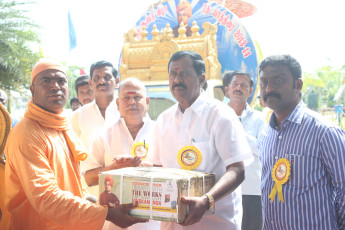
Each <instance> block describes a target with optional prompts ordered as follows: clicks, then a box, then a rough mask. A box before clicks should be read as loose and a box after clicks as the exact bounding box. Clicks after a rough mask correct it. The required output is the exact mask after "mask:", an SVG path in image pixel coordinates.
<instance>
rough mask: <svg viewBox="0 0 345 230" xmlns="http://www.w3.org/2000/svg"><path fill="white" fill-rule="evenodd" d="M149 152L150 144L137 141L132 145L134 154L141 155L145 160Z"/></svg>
mask: <svg viewBox="0 0 345 230" xmlns="http://www.w3.org/2000/svg"><path fill="white" fill-rule="evenodd" d="M148 152H149V145H148V144H146V143H143V142H137V143H135V144H134V145H133V146H132V155H133V156H139V157H140V158H141V159H143V160H145V158H146V156H147V153H148Z"/></svg>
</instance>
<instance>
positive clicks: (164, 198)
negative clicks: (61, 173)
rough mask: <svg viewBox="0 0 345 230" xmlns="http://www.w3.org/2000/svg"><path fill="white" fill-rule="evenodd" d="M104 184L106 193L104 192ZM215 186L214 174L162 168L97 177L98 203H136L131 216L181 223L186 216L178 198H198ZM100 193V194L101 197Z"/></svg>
mask: <svg viewBox="0 0 345 230" xmlns="http://www.w3.org/2000/svg"><path fill="white" fill-rule="evenodd" d="M105 184H108V190H110V192H108V191H105ZM214 184H215V175H214V174H209V173H201V172H196V171H188V170H183V169H171V168H161V167H152V168H151V167H135V168H123V169H117V170H112V171H107V172H102V173H100V175H99V191H100V199H99V201H100V204H102V205H105V204H106V205H108V206H109V207H111V206H114V205H119V204H128V203H134V202H138V207H136V208H135V209H133V210H131V211H130V214H131V215H133V216H138V217H140V218H144V219H153V220H157V221H173V222H176V223H182V222H183V221H184V220H185V218H186V216H187V215H188V208H187V205H185V204H183V203H182V202H181V196H186V197H195V196H196V197H200V196H202V195H204V194H205V193H206V192H208V191H209V190H210V189H211V188H212V187H213V185H214ZM102 194H103V195H102Z"/></svg>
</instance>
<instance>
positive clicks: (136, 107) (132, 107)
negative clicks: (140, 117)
mask: <svg viewBox="0 0 345 230" xmlns="http://www.w3.org/2000/svg"><path fill="white" fill-rule="evenodd" d="M130 109H136V110H139V108H138V106H136V105H131V106H129V107H127V108H126V111H127V110H130Z"/></svg>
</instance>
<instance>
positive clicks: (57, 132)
mask: <svg viewBox="0 0 345 230" xmlns="http://www.w3.org/2000/svg"><path fill="white" fill-rule="evenodd" d="M61 124H62V125H61ZM66 124H68V120H67V118H65V117H64V116H62V115H58V114H53V113H49V112H48V111H45V110H43V109H41V108H40V107H38V106H36V105H35V104H33V103H32V102H31V101H30V102H29V104H28V111H27V112H26V114H25V117H24V118H23V119H22V120H21V121H20V122H19V123H18V124H17V125H16V126H15V128H14V129H13V130H12V131H11V133H10V135H9V138H8V140H7V144H6V147H5V154H6V158H7V162H6V169H5V175H6V178H5V183H6V193H7V196H6V199H5V204H6V208H7V210H8V211H9V212H10V213H11V221H10V222H11V223H10V225H11V229H25V230H31V229H35V230H38V229H45V230H46V229H73V230H78V229H83V230H85V229H102V226H103V224H104V221H105V219H106V216H107V212H108V209H107V207H105V206H100V205H96V204H93V203H90V202H88V201H86V200H85V199H83V198H82V197H83V189H82V185H81V176H80V171H79V162H78V160H76V159H79V160H83V159H84V158H85V157H86V154H85V153H84V152H82V151H81V150H79V146H78V139H75V140H74V139H73V138H74V137H73V134H71V133H70V132H69V129H68V128H66ZM74 141H76V143H75V142H74Z"/></svg>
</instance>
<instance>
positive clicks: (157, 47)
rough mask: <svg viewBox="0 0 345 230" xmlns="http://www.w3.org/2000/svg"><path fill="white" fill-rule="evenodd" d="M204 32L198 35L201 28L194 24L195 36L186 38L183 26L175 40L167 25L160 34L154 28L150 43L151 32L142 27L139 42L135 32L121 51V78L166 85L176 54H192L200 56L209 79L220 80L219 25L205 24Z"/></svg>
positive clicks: (193, 32) (126, 38)
mask: <svg viewBox="0 0 345 230" xmlns="http://www.w3.org/2000/svg"><path fill="white" fill-rule="evenodd" d="M202 27H203V29H204V32H203V34H201V35H200V34H199V29H200V28H199V27H198V25H197V23H196V22H195V21H194V22H193V26H192V27H191V31H192V35H191V36H190V37H187V36H186V27H185V26H184V25H183V23H181V25H180V28H179V29H178V33H179V36H178V37H177V38H174V35H173V31H172V29H171V28H170V25H169V24H167V25H166V27H165V28H163V29H162V30H161V31H159V30H158V29H157V26H156V25H154V26H153V30H152V31H151V34H152V40H148V39H147V35H148V32H147V31H146V28H145V27H143V28H142V31H141V33H140V35H141V36H140V37H141V39H140V38H137V33H136V31H135V30H134V29H132V30H130V31H129V32H128V33H126V34H125V44H124V46H123V48H122V62H121V65H120V69H119V70H120V77H121V80H124V79H126V78H128V77H136V78H138V79H140V80H142V81H144V82H147V81H167V80H168V62H169V60H170V57H171V55H172V54H173V53H175V52H177V51H181V50H190V51H194V52H196V53H199V54H200V55H201V56H202V58H203V60H204V61H205V66H206V79H207V80H209V79H220V80H221V64H220V63H219V61H218V51H217V41H216V39H217V35H216V33H217V29H218V28H217V24H211V23H209V22H205V23H203V25H202Z"/></svg>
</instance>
